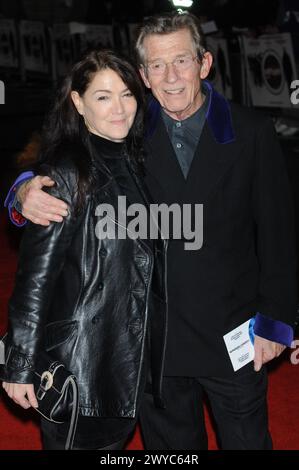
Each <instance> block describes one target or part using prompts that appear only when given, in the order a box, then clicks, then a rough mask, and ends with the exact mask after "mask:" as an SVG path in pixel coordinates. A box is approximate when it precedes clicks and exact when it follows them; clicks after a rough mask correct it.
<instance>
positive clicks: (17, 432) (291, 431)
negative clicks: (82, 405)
mask: <svg viewBox="0 0 299 470" xmlns="http://www.w3.org/2000/svg"><path fill="white" fill-rule="evenodd" d="M18 237H19V232H18V230H17V229H14V228H13V227H11V226H8V224H7V223H6V221H5V219H4V218H3V217H0V247H1V251H0V334H2V333H3V332H4V331H5V328H6V319H7V301H8V299H9V296H10V294H11V291H12V287H13V282H14V273H15V269H16V261H17V249H16V247H17V242H18ZM298 359H299V354H298ZM298 404H299V365H297V366H295V365H291V363H290V352H289V351H288V352H287V353H286V354H285V355H284V358H282V359H280V360H279V362H278V363H277V364H276V366H275V368H274V369H273V370H272V371H271V372H270V374H269V420H270V430H271V433H272V437H273V442H274V448H275V449H280V450H294V449H297V450H298V449H299V426H298V422H299V406H298ZM207 428H208V435H209V448H210V449H217V445H216V440H215V434H214V431H213V429H212V425H211V421H210V419H209V416H208V413H207ZM127 448H128V449H132V450H133V449H135V450H136V449H143V446H142V441H141V437H140V432H139V430H138V429H137V430H136V432H135V435H134V437H133V439H132V441H131V442H130V444H129V445H128V447H127ZM4 449H6V450H14V449H15V450H21V449H27V450H34V449H41V443H40V438H39V430H38V425H37V419H36V416H35V413H34V411H25V410H22V409H21V408H20V407H18V406H17V405H15V404H14V403H13V402H12V401H11V400H9V399H8V398H7V397H6V396H5V395H4V391H3V390H2V389H1V392H0V450H4Z"/></svg>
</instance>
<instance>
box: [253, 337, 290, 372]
mask: <svg viewBox="0 0 299 470" xmlns="http://www.w3.org/2000/svg"><path fill="white" fill-rule="evenodd" d="M285 348H286V346H284V345H283V344H280V343H275V342H274V341H269V340H268V339H265V338H261V337H260V336H255V338H254V370H255V371H256V372H258V371H259V370H261V368H262V365H263V364H266V362H269V361H271V360H272V359H274V358H275V357H278V356H280V354H281V353H282V351H284V350H285Z"/></svg>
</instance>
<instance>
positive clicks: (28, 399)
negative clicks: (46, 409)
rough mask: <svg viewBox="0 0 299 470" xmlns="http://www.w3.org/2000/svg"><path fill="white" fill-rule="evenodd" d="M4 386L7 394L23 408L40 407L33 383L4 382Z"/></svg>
mask: <svg viewBox="0 0 299 470" xmlns="http://www.w3.org/2000/svg"><path fill="white" fill-rule="evenodd" d="M2 387H3V388H4V390H5V391H6V393H7V395H8V396H9V397H10V398H11V399H12V400H13V401H14V402H15V403H17V405H20V406H22V408H25V409H26V410H27V409H28V408H30V407H31V406H32V407H33V408H38V403H37V399H36V396H35V393H34V388H33V384H16V383H8V382H3V383H2Z"/></svg>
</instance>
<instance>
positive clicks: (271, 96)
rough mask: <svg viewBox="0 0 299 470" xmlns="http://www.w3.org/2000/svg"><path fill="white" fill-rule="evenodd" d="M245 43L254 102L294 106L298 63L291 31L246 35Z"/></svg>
mask: <svg viewBox="0 0 299 470" xmlns="http://www.w3.org/2000/svg"><path fill="white" fill-rule="evenodd" d="M243 45H244V53H245V60H246V70H247V76H248V87H249V91H250V95H251V100H252V104H253V105H254V106H275V107H285V108H287V107H293V105H292V103H291V100H290V95H291V89H290V85H291V82H292V81H293V80H295V79H296V67H295V61H294V53H293V46H292V41H291V36H290V34H289V33H283V34H276V35H268V36H261V37H260V38H258V39H251V38H243Z"/></svg>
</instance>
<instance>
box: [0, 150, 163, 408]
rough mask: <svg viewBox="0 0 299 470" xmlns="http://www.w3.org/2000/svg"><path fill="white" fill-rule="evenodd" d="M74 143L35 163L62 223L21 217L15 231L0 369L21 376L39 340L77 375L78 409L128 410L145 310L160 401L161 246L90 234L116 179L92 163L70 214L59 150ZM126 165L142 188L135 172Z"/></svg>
mask: <svg viewBox="0 0 299 470" xmlns="http://www.w3.org/2000/svg"><path fill="white" fill-rule="evenodd" d="M75 151H77V152H78V149H74V148H70V149H69V150H68V151H66V149H63V152H64V153H63V155H64V158H63V160H61V161H60V162H59V164H58V165H57V166H55V168H54V167H49V166H48V167H44V173H45V174H48V175H49V176H50V177H51V178H52V179H54V180H55V181H56V186H55V187H53V188H51V189H49V190H48V192H49V193H50V194H52V195H54V196H56V197H59V198H60V199H63V200H64V201H65V202H66V203H67V204H68V205H69V207H70V211H69V215H68V216H67V217H66V218H65V219H64V221H63V222H62V223H51V224H50V226H49V227H42V226H39V225H34V224H32V223H29V224H28V227H27V229H26V231H25V234H24V237H23V240H22V243H21V248H20V258H19V268H18V272H17V277H16V284H15V289H14V293H13V296H12V298H11V300H10V303H9V330H8V337H7V345H6V364H5V366H3V367H2V371H1V374H0V376H1V379H2V380H5V381H7V382H17V383H31V382H32V374H33V370H34V361H35V358H36V355H37V354H38V351H39V350H40V349H41V348H44V347H45V348H46V350H47V351H49V353H51V355H52V356H53V357H54V358H57V359H58V360H60V361H62V362H64V363H65V365H66V367H67V368H68V369H69V370H71V371H72V372H73V373H74V374H75V375H76V376H77V379H78V384H79V393H80V413H81V414H82V415H84V416H111V417H113V416H115V417H134V416H135V412H136V401H137V396H138V392H141V391H142V390H141V389H142V388H143V385H144V384H143V383H141V372H142V364H143V361H144V357H145V350H146V339H148V340H149V341H151V335H147V336H146V332H147V327H148V324H149V318H150V319H151V321H150V323H151V330H152V333H153V335H155V338H154V342H153V345H152V348H153V349H152V351H151V354H150V358H149V359H150V360H151V371H152V374H151V377H152V390H153V393H154V397H155V400H156V403H157V404H158V405H160V406H162V402H161V386H162V370H163V361H164V354H165V338H166V323H167V322H166V288H165V282H166V279H165V277H166V276H165V263H164V261H165V248H166V245H165V242H164V241H163V240H158V241H156V242H155V243H154V244H153V245H152V244H148V243H147V242H146V240H140V239H137V240H133V239H131V238H129V237H126V238H125V239H117V238H116V239H102V240H100V239H99V238H98V237H97V236H96V234H95V233H96V229H97V224H98V223H99V222H100V221H101V216H97V215H96V208H97V207H99V206H100V205H101V204H104V203H107V204H110V205H112V206H113V207H114V208H115V209H116V207H117V203H118V199H117V197H118V196H119V195H121V193H120V188H119V186H118V184H117V178H115V177H114V176H113V175H112V174H111V172H110V171H109V170H108V169H107V168H105V167H104V166H102V164H99V163H98V164H97V168H96V186H95V188H96V189H95V190H94V191H93V192H92V193H91V194H90V195H89V196H88V197H87V201H86V205H85V208H84V210H83V211H82V212H81V213H80V215H76V211H75V210H74V204H73V202H74V200H75V198H76V191H75V189H76V170H75V167H74V164H73V163H72V161H71V159H70V158H69V157H68V155H69V154H70V152H75ZM68 152H69V153H68ZM132 174H133V177H134V179H135V182H136V183H137V184H138V187H139V189H140V191H141V192H142V194H143V197H146V196H145V194H144V191H143V183H142V181H141V180H140V178H139V177H138V175H137V173H136V172H134V171H133V172H132ZM115 212H116V214H117V211H115ZM115 224H116V226H117V225H118V224H119V221H118V220H115ZM153 246H154V250H153ZM153 251H154V252H153Z"/></svg>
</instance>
